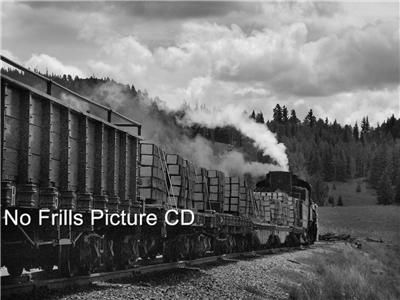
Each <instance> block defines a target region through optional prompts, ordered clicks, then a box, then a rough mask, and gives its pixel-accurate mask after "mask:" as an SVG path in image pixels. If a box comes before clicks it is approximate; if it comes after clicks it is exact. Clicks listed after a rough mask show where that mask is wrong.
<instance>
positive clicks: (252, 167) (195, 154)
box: [168, 136, 282, 177]
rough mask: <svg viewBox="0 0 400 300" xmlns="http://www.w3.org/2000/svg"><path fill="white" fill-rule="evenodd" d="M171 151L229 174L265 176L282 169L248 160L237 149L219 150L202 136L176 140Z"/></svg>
mask: <svg viewBox="0 0 400 300" xmlns="http://www.w3.org/2000/svg"><path fill="white" fill-rule="evenodd" d="M172 147H173V148H172V149H171V148H169V149H168V150H170V151H176V152H177V153H179V154H180V155H182V156H183V157H185V158H186V159H189V160H190V161H193V162H194V163H195V164H196V165H197V166H201V167H203V168H206V169H209V170H214V169H216V170H220V171H222V172H224V173H225V174H227V175H229V176H242V175H244V174H251V175H252V176H255V177H258V176H264V175H265V174H266V173H268V172H269V171H278V170H282V168H281V167H280V166H277V165H273V164H263V163H260V162H249V161H246V159H245V157H244V154H243V153H241V152H239V151H237V150H225V151H222V152H221V151H218V150H217V149H216V148H217V147H215V145H214V144H213V143H212V142H210V141H208V140H206V139H205V138H203V137H201V136H196V137H195V138H194V139H189V138H187V137H185V138H180V139H179V140H176V141H174V143H173V144H172Z"/></svg>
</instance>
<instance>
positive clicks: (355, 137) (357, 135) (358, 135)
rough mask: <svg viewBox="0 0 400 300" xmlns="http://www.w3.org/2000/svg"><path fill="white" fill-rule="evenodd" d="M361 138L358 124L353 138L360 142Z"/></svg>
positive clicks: (354, 129) (355, 126)
mask: <svg viewBox="0 0 400 300" xmlns="http://www.w3.org/2000/svg"><path fill="white" fill-rule="evenodd" d="M359 137H360V132H359V131H358V124H357V122H356V124H355V125H354V128H353V138H354V140H355V141H358V139H359Z"/></svg>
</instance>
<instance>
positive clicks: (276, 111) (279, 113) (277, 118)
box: [273, 104, 282, 123]
mask: <svg viewBox="0 0 400 300" xmlns="http://www.w3.org/2000/svg"><path fill="white" fill-rule="evenodd" d="M273 112H274V115H273V119H274V121H276V122H278V123H281V122H282V108H281V106H280V105H279V104H277V105H276V106H275V108H274V110H273Z"/></svg>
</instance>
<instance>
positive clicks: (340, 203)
mask: <svg viewBox="0 0 400 300" xmlns="http://www.w3.org/2000/svg"><path fill="white" fill-rule="evenodd" d="M337 206H343V199H342V196H339V198H338V201H337Z"/></svg>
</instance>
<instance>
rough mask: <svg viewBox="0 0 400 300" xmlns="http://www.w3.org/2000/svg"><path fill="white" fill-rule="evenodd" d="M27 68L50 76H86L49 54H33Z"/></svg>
mask: <svg viewBox="0 0 400 300" xmlns="http://www.w3.org/2000/svg"><path fill="white" fill-rule="evenodd" d="M25 66H27V67H28V68H31V69H37V70H39V71H40V72H42V73H47V72H48V73H50V74H58V75H63V74H69V75H71V76H79V77H84V76H85V74H84V72H83V71H81V70H80V69H79V68H77V67H74V66H69V65H65V64H63V63H62V62H60V61H59V60H58V59H57V58H55V57H52V56H49V55H47V54H33V55H32V57H31V58H30V59H28V60H27V61H26V62H25Z"/></svg>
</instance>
